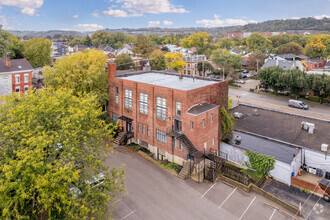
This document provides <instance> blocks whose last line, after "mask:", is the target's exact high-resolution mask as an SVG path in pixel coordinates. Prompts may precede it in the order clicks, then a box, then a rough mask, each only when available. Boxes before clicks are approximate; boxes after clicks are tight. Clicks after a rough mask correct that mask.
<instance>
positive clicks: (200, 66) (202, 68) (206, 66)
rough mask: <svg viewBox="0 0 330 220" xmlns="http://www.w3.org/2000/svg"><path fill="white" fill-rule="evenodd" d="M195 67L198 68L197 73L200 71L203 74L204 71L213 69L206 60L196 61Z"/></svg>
mask: <svg viewBox="0 0 330 220" xmlns="http://www.w3.org/2000/svg"><path fill="white" fill-rule="evenodd" d="M197 69H198V72H199V74H200V73H201V72H203V76H204V75H205V72H206V71H213V70H214V68H213V66H212V64H211V63H210V62H208V61H201V62H198V63H197Z"/></svg>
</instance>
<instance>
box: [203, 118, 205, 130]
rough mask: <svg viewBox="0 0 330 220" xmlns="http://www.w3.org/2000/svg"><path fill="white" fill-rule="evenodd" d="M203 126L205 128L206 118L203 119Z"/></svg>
mask: <svg viewBox="0 0 330 220" xmlns="http://www.w3.org/2000/svg"><path fill="white" fill-rule="evenodd" d="M203 128H205V119H203Z"/></svg>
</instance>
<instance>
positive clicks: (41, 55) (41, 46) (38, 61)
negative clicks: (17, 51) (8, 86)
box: [23, 38, 52, 68]
mask: <svg viewBox="0 0 330 220" xmlns="http://www.w3.org/2000/svg"><path fill="white" fill-rule="evenodd" d="M51 46H52V42H51V41H49V40H46V39H45V38H33V39H30V40H28V41H26V42H25V43H24V50H23V55H24V57H25V58H26V59H27V60H28V61H29V63H30V64H31V66H32V67H33V68H35V67H42V66H45V65H48V64H50V63H51V61H52V58H51V56H50V55H51V53H52V48H51Z"/></svg>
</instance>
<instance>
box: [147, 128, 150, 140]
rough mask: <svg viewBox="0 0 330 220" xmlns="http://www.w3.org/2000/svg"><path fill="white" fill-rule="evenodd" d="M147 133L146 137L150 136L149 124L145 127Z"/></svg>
mask: <svg viewBox="0 0 330 220" xmlns="http://www.w3.org/2000/svg"><path fill="white" fill-rule="evenodd" d="M147 135H148V137H149V136H150V128H149V126H148V128H147Z"/></svg>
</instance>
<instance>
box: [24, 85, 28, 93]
mask: <svg viewBox="0 0 330 220" xmlns="http://www.w3.org/2000/svg"><path fill="white" fill-rule="evenodd" d="M27 91H29V86H24V93H25V94H27Z"/></svg>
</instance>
